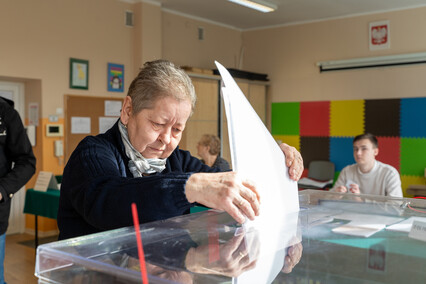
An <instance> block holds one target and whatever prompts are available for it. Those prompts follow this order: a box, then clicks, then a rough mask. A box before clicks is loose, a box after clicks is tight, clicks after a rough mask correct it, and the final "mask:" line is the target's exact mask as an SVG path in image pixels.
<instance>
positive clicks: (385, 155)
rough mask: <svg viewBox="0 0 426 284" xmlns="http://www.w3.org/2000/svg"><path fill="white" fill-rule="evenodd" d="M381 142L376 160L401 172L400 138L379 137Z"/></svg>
mask: <svg viewBox="0 0 426 284" xmlns="http://www.w3.org/2000/svg"><path fill="white" fill-rule="evenodd" d="M377 140H378V142H379V154H378V155H377V156H376V160H378V161H380V162H382V163H385V164H388V165H391V166H392V167H394V168H395V169H397V170H398V171H399V153H400V144H401V142H400V138H399V137H380V136H379V137H377Z"/></svg>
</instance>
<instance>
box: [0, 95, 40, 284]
mask: <svg viewBox="0 0 426 284" xmlns="http://www.w3.org/2000/svg"><path fill="white" fill-rule="evenodd" d="M35 164H36V158H35V157H34V154H33V149H32V147H31V144H30V141H29V140H28V137H27V134H26V132H25V129H24V126H23V124H22V121H21V118H20V117H19V114H18V112H17V111H16V110H15V109H14V108H13V101H11V100H8V99H5V98H2V97H0V283H2V284H3V283H4V250H5V239H6V230H7V227H8V225H9V215H10V204H11V202H12V198H13V195H14V194H15V193H16V192H17V191H18V190H19V189H21V187H23V186H24V185H25V184H26V183H27V182H28V181H29V179H30V178H31V177H32V176H33V174H34V172H35Z"/></svg>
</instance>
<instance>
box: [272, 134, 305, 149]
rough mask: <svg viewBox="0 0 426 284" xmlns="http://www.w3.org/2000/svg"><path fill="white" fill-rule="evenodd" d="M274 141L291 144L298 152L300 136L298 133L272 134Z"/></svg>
mask: <svg viewBox="0 0 426 284" xmlns="http://www.w3.org/2000/svg"><path fill="white" fill-rule="evenodd" d="M272 136H273V137H274V139H275V141H277V142H278V141H281V142H283V143H286V144H288V145H290V146H293V147H294V148H296V149H297V151H299V152H300V136H299V135H272Z"/></svg>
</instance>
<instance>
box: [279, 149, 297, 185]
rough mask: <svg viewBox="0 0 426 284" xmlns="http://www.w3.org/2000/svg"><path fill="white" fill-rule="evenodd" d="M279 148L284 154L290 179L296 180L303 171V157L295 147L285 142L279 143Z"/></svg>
mask: <svg viewBox="0 0 426 284" xmlns="http://www.w3.org/2000/svg"><path fill="white" fill-rule="evenodd" d="M280 148H281V150H282V151H283V152H284V155H285V162H286V165H287V167H288V168H289V169H288V174H289V175H290V178H291V179H292V180H295V181H298V180H299V179H300V177H301V176H302V173H303V158H302V155H301V154H300V153H299V151H297V149H296V148H294V147H292V146H289V145H287V144H285V143H281V144H280Z"/></svg>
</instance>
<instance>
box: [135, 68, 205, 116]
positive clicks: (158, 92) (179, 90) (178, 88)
mask: <svg viewBox="0 0 426 284" xmlns="http://www.w3.org/2000/svg"><path fill="white" fill-rule="evenodd" d="M127 95H128V96H130V97H131V98H132V108H133V113H134V114H137V113H139V112H140V111H141V110H143V109H151V108H153V107H154V104H155V102H156V101H157V100H158V99H161V98H165V97H169V96H171V97H173V98H175V99H176V100H178V101H183V100H189V101H190V102H191V106H192V107H191V114H192V112H193V111H194V108H195V102H196V100H197V97H196V95H195V90H194V85H192V82H191V79H190V78H189V76H188V74H186V73H185V71H183V70H182V69H181V68H179V67H176V66H175V65H174V64H173V63H172V62H170V61H167V60H155V61H151V62H146V63H145V64H144V66H143V68H142V69H141V71H140V72H139V74H138V76H137V77H136V78H135V79H134V80H133V81H132V83H131V84H130V87H129V91H128V93H127Z"/></svg>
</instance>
